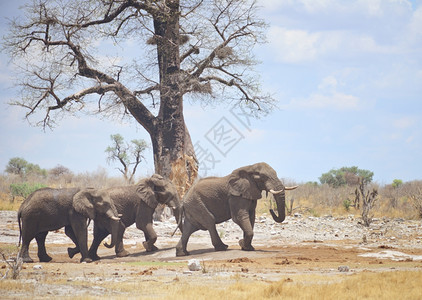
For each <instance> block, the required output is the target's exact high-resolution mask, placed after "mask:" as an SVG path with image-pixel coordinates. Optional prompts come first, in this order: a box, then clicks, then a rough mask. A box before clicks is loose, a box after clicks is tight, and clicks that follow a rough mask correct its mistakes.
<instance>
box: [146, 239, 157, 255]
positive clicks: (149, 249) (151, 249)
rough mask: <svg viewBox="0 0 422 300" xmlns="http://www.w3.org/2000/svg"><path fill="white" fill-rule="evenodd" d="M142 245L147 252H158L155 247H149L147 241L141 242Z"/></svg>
mask: <svg viewBox="0 0 422 300" xmlns="http://www.w3.org/2000/svg"><path fill="white" fill-rule="evenodd" d="M142 245H143V246H144V248H145V250H146V251H147V252H154V251H157V250H158V248H157V247H156V246H154V245H150V244H149V243H148V242H147V241H145V242H143V243H142Z"/></svg>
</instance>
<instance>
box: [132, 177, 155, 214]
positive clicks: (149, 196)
mask: <svg viewBox="0 0 422 300" xmlns="http://www.w3.org/2000/svg"><path fill="white" fill-rule="evenodd" d="M136 192H137V193H138V196H139V197H140V198H141V199H142V201H144V202H145V203H146V204H147V205H148V206H149V207H151V208H152V209H155V208H156V207H157V205H158V201H157V198H156V197H155V193H154V182H153V180H152V179H151V178H148V179H143V180H141V181H140V182H139V183H138V184H137V185H136Z"/></svg>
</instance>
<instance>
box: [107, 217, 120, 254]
mask: <svg viewBox="0 0 422 300" xmlns="http://www.w3.org/2000/svg"><path fill="white" fill-rule="evenodd" d="M106 215H107V216H108V217H109V218H110V219H111V220H110V224H111V243H110V244H107V243H104V246H106V247H107V248H113V247H114V246H115V245H116V244H117V243H118V240H119V232H120V230H119V228H120V226H123V224H122V223H121V222H120V217H119V216H116V213H112V212H110V211H108V212H107V213H106Z"/></svg>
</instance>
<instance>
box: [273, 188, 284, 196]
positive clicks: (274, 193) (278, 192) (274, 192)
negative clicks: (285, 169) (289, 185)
mask: <svg viewBox="0 0 422 300" xmlns="http://www.w3.org/2000/svg"><path fill="white" fill-rule="evenodd" d="M281 192H283V190H279V191H274V190H272V189H271V190H270V193H271V194H273V195H277V194H280V193H281Z"/></svg>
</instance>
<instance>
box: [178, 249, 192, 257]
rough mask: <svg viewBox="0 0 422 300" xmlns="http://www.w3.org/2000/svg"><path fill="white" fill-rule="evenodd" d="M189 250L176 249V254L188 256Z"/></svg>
mask: <svg viewBox="0 0 422 300" xmlns="http://www.w3.org/2000/svg"><path fill="white" fill-rule="evenodd" d="M188 255H189V252H188V251H183V250H182V249H176V256H188Z"/></svg>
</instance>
